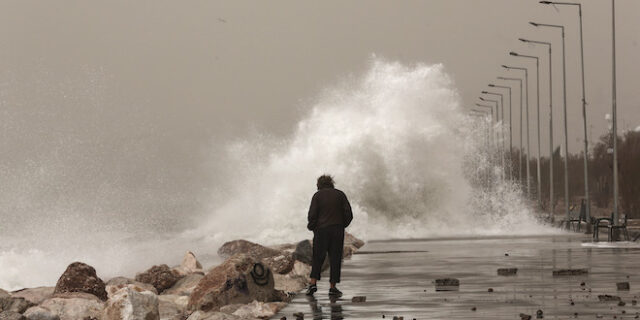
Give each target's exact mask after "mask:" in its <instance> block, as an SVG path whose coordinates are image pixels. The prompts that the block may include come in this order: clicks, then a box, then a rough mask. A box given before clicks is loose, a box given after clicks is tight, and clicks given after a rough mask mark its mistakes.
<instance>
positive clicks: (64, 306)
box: [27, 297, 104, 320]
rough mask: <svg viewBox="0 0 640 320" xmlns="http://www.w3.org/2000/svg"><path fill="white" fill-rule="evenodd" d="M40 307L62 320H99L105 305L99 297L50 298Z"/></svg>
mask: <svg viewBox="0 0 640 320" xmlns="http://www.w3.org/2000/svg"><path fill="white" fill-rule="evenodd" d="M40 307H42V308H44V309H47V310H49V311H51V313H53V314H54V315H57V316H58V317H60V320H78V319H84V318H86V317H89V318H97V319H99V318H100V315H101V314H102V310H103V309H104V303H103V302H102V301H100V299H98V298H97V297H96V298H95V299H90V298H50V299H47V300H45V301H43V302H42V303H41V304H40ZM27 311H28V310H27Z"/></svg>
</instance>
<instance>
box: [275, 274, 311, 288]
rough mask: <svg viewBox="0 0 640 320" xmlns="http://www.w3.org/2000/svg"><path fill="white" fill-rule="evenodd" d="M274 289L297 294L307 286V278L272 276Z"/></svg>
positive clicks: (286, 275) (285, 275)
mask: <svg viewBox="0 0 640 320" xmlns="http://www.w3.org/2000/svg"><path fill="white" fill-rule="evenodd" d="M273 281H274V286H273V287H274V288H275V289H276V290H282V291H284V292H298V291H300V290H302V289H304V288H305V287H306V286H307V282H308V281H307V278H306V277H303V276H299V275H292V274H291V273H289V274H274V275H273Z"/></svg>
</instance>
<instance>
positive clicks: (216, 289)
mask: <svg viewBox="0 0 640 320" xmlns="http://www.w3.org/2000/svg"><path fill="white" fill-rule="evenodd" d="M281 297H282V296H281V292H279V291H277V290H275V289H274V281H273V274H272V273H271V270H270V269H269V268H268V267H266V266H264V265H263V264H262V263H260V261H259V260H258V259H255V258H254V257H252V256H250V255H248V254H237V255H234V256H232V257H230V258H229V259H227V260H226V261H225V262H223V263H222V264H221V265H219V266H217V267H215V268H213V269H211V270H210V271H209V272H208V273H207V274H206V275H205V276H204V278H202V280H200V282H199V283H198V286H196V288H195V289H194V290H193V293H192V294H191V296H190V297H189V309H190V310H193V311H196V310H202V311H205V312H207V311H218V310H219V309H220V307H221V306H224V305H227V304H233V303H249V302H251V301H253V300H257V301H262V302H270V301H274V300H277V299H280V298H281Z"/></svg>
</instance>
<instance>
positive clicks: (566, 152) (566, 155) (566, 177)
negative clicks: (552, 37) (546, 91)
mask: <svg viewBox="0 0 640 320" xmlns="http://www.w3.org/2000/svg"><path fill="white" fill-rule="evenodd" d="M529 23H530V24H531V25H532V26H534V27H549V28H556V29H560V30H561V31H562V92H563V104H564V105H563V107H564V202H565V203H564V209H565V212H566V216H567V218H566V219H567V220H569V219H570V216H569V137H568V133H567V64H566V50H565V36H564V26H562V25H555V24H546V23H536V22H529Z"/></svg>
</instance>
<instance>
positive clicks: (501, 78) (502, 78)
mask: <svg viewBox="0 0 640 320" xmlns="http://www.w3.org/2000/svg"><path fill="white" fill-rule="evenodd" d="M497 78H498V79H500V80H505V78H504V77H497Z"/></svg>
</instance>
